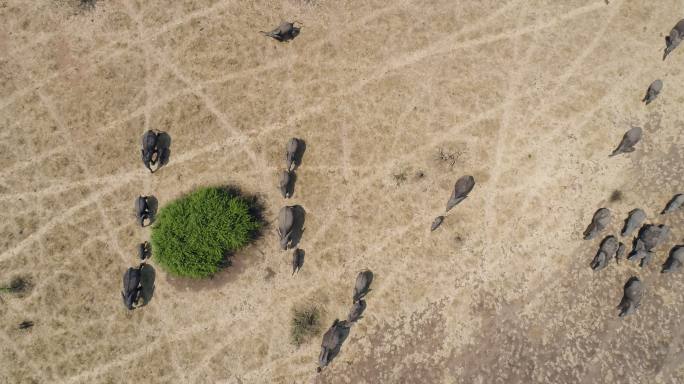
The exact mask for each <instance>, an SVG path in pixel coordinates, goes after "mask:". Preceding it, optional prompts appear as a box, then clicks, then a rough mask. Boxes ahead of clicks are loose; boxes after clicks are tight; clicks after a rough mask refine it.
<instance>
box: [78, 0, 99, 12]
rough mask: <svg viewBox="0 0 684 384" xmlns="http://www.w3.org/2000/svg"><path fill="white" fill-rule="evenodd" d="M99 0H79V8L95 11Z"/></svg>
mask: <svg viewBox="0 0 684 384" xmlns="http://www.w3.org/2000/svg"><path fill="white" fill-rule="evenodd" d="M96 2H97V0H79V3H78V6H79V7H81V8H82V9H86V10H87V9H93V8H95V3H96Z"/></svg>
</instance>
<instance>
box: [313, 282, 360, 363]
mask: <svg viewBox="0 0 684 384" xmlns="http://www.w3.org/2000/svg"><path fill="white" fill-rule="evenodd" d="M372 282H373V272H371V271H369V270H364V271H361V272H359V274H358V275H357V276H356V282H355V284H354V293H353V295H352V307H351V309H350V310H349V314H348V315H347V319H346V320H341V321H340V319H335V321H333V323H332V325H331V326H330V328H328V330H327V331H326V332H325V333H324V334H323V340H322V341H321V353H320V354H319V355H318V368H317V370H318V372H320V371H321V370H322V369H323V368H325V367H326V366H327V365H328V364H330V362H331V361H332V360H333V359H334V358H335V356H337V354H338V353H339V352H340V349H341V347H342V344H343V343H344V341H345V340H346V339H347V336H348V335H349V332H350V329H351V327H352V325H353V324H354V323H356V322H357V321H358V320H359V319H360V318H361V317H362V316H361V315H362V314H363V312H364V311H365V310H366V301H365V300H363V298H364V297H365V296H366V295H367V294H368V292H370V286H371V283H372Z"/></svg>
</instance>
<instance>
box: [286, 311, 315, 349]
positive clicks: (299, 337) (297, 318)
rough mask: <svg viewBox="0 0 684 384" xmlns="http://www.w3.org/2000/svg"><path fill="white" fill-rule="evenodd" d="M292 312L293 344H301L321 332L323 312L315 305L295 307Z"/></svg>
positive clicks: (291, 332) (291, 333)
mask: <svg viewBox="0 0 684 384" xmlns="http://www.w3.org/2000/svg"><path fill="white" fill-rule="evenodd" d="M292 312H293V314H292V328H291V330H290V336H291V338H292V344H294V345H296V346H300V345H301V344H302V343H303V342H304V341H306V340H307V339H309V338H310V337H312V336H315V335H316V334H317V333H318V332H319V330H320V328H321V314H320V312H319V311H318V308H316V307H315V306H309V307H305V308H295V309H294V310H293V311H292Z"/></svg>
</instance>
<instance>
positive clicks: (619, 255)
mask: <svg viewBox="0 0 684 384" xmlns="http://www.w3.org/2000/svg"><path fill="white" fill-rule="evenodd" d="M626 249H627V248H626V247H625V244H624V243H623V242H619V243H618V249H617V252H615V261H616V262H618V263H619V262H620V259H622V256H624V255H625V250H626Z"/></svg>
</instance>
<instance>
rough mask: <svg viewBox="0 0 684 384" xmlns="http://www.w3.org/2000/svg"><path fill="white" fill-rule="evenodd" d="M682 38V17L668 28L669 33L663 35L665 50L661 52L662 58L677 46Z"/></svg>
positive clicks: (683, 20)
mask: <svg viewBox="0 0 684 384" xmlns="http://www.w3.org/2000/svg"><path fill="white" fill-rule="evenodd" d="M682 38H684V19H681V20H679V21H678V22H677V24H676V25H675V26H674V28H672V30H670V34H669V35H668V36H665V52H664V53H663V60H665V58H667V55H669V54H670V53H671V52H672V51H674V49H675V48H677V47H678V46H679V43H681V42H682Z"/></svg>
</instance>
